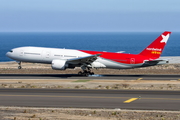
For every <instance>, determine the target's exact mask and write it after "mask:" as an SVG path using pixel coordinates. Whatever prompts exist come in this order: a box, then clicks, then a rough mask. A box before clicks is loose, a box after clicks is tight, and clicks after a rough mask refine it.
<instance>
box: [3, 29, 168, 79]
mask: <svg viewBox="0 0 180 120" xmlns="http://www.w3.org/2000/svg"><path fill="white" fill-rule="evenodd" d="M170 34H171V32H169V31H165V32H163V33H162V34H161V35H160V36H159V37H158V38H157V39H155V40H154V41H153V42H152V43H151V44H150V45H149V46H147V47H146V48H145V49H144V50H143V51H142V52H140V53H139V54H128V53H123V52H117V53H114V52H105V51H103V52H102V51H88V50H74V49H59V48H46V47H30V46H29V47H18V48H14V49H12V50H10V51H9V52H7V53H6V56H7V57H9V58H11V59H14V60H16V61H17V62H18V64H19V66H18V69H21V68H22V67H21V62H31V63H46V64H51V67H52V69H55V70H65V69H67V68H72V69H74V68H75V67H81V69H82V71H80V72H79V73H78V74H79V75H83V76H89V75H93V74H94V73H93V72H92V71H91V69H92V68H110V69H131V68H139V67H148V66H154V65H160V64H166V63H168V62H169V61H168V60H167V59H160V55H161V54H162V52H163V49H164V47H165V45H166V43H167V41H168V38H169V36H170Z"/></svg>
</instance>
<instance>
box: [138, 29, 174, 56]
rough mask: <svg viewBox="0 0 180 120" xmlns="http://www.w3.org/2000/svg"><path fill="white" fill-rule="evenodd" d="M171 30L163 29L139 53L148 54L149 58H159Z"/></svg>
mask: <svg viewBox="0 0 180 120" xmlns="http://www.w3.org/2000/svg"><path fill="white" fill-rule="evenodd" d="M170 34H171V32H168V31H165V32H164V33H162V34H161V35H160V36H159V37H158V38H157V39H156V40H154V41H153V42H152V43H151V44H150V45H149V46H148V47H146V48H145V49H144V50H143V51H142V52H141V53H140V54H139V55H143V56H148V57H150V58H159V57H160V55H161V53H162V51H163V49H164V46H165V45H166V43H167V41H168V38H169V36H170Z"/></svg>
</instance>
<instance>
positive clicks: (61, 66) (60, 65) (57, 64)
mask: <svg viewBox="0 0 180 120" xmlns="http://www.w3.org/2000/svg"><path fill="white" fill-rule="evenodd" d="M51 67H52V69H54V70H65V69H66V68H67V67H68V64H66V60H53V61H52V64H51Z"/></svg>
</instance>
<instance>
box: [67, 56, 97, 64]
mask: <svg viewBox="0 0 180 120" xmlns="http://www.w3.org/2000/svg"><path fill="white" fill-rule="evenodd" d="M100 55H101V54H95V55H90V56H86V57H80V58H74V59H68V60H67V63H70V64H87V65H88V64H90V63H92V62H94V61H95V60H96V59H97V58H98V56H100Z"/></svg>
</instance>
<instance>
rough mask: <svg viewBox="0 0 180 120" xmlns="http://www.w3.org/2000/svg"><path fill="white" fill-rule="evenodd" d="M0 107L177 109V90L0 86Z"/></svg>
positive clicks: (179, 94) (179, 96)
mask: <svg viewBox="0 0 180 120" xmlns="http://www.w3.org/2000/svg"><path fill="white" fill-rule="evenodd" d="M132 98H135V99H136V100H134V101H131V102H128V103H125V101H127V100H129V99H132ZM0 106H22V107H25V106H26V107H66V108H71V107H73V108H112V109H145V110H180V91H138V90H133V91H130V90H80V89H73V90H72V89H0Z"/></svg>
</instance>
